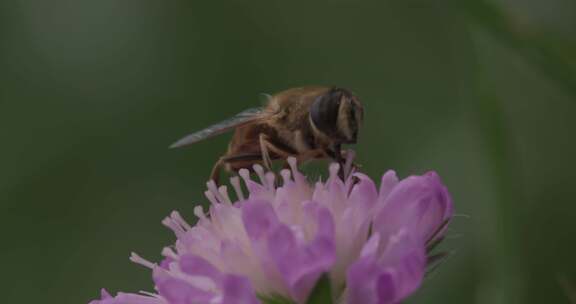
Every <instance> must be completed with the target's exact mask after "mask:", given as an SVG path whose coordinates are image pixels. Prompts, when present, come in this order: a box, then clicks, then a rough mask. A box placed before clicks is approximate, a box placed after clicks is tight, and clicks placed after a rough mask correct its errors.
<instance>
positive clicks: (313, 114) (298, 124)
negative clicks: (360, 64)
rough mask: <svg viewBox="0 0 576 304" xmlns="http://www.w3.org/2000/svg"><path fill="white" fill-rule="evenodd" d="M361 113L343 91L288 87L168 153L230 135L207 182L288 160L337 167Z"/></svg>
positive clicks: (352, 97)
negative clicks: (322, 162) (331, 163)
mask: <svg viewBox="0 0 576 304" xmlns="http://www.w3.org/2000/svg"><path fill="white" fill-rule="evenodd" d="M363 116H364V109H363V107H362V104H361V103H360V100H359V99H358V97H356V96H355V95H354V94H353V93H352V92H350V91H349V90H347V89H343V88H338V87H325V86H308V87H301V88H292V89H288V90H285V91H282V92H280V93H278V94H276V95H274V96H269V98H268V102H267V104H266V105H265V106H264V107H261V108H252V109H248V110H245V111H243V112H240V113H238V114H237V115H235V116H233V117H231V118H229V119H227V120H224V121H222V122H220V123H217V124H214V125H212V126H210V127H208V128H206V129H203V130H200V131H198V132H194V133H192V134H189V135H187V136H185V137H184V138H182V139H180V140H178V141H177V142H175V143H174V144H172V145H171V146H170V147H171V148H177V147H182V146H187V145H191V144H194V143H197V142H199V141H202V140H204V139H207V138H210V137H213V136H216V135H219V134H222V133H225V132H227V131H231V130H234V131H235V132H234V136H233V137H232V140H231V141H230V144H229V145H228V151H227V152H226V153H225V154H224V155H223V156H222V157H220V159H219V160H218V161H217V162H216V164H215V165H214V167H213V169H212V173H211V175H210V178H211V179H212V180H214V181H215V182H216V183H218V180H219V176H220V172H221V170H222V168H224V169H226V170H227V171H232V172H235V171H238V170H240V169H242V168H251V167H252V165H253V164H256V163H259V164H263V165H264V166H265V167H266V168H267V169H270V168H271V166H272V161H273V160H277V159H286V158H287V157H288V156H294V157H295V158H296V159H297V161H298V163H299V164H301V163H303V162H306V161H308V160H312V159H323V158H329V159H333V160H335V161H337V162H339V163H341V164H342V163H343V161H344V155H345V151H343V150H342V144H354V143H356V141H357V138H358V129H359V127H360V125H361V123H362V120H363Z"/></svg>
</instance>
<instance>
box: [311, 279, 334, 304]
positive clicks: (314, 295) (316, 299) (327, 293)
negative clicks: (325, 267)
mask: <svg viewBox="0 0 576 304" xmlns="http://www.w3.org/2000/svg"><path fill="white" fill-rule="evenodd" d="M306 304H332V286H331V284H330V279H329V278H328V274H326V273H325V274H323V275H322V277H320V279H319V280H318V282H317V283H316V286H315V287H314V289H313V290H312V292H311V293H310V297H308V301H306Z"/></svg>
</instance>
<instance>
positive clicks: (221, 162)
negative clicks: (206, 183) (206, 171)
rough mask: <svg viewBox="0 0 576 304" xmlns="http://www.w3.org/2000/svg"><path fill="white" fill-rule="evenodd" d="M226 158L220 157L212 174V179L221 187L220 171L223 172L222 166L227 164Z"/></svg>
mask: <svg viewBox="0 0 576 304" xmlns="http://www.w3.org/2000/svg"><path fill="white" fill-rule="evenodd" d="M225 159H226V157H224V156H223V157H220V158H219V159H218V161H217V162H216V163H215V164H214V166H213V167H212V172H211V173H210V179H211V180H213V181H214V182H215V183H216V185H220V171H222V166H224V164H225V162H226V161H225Z"/></svg>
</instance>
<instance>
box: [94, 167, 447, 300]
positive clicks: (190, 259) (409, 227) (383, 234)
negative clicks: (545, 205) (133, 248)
mask: <svg viewBox="0 0 576 304" xmlns="http://www.w3.org/2000/svg"><path fill="white" fill-rule="evenodd" d="M288 161H289V164H290V166H291V168H292V170H282V171H281V174H280V175H281V176H282V180H283V181H282V186H276V182H275V175H274V174H273V173H271V172H265V171H264V170H263V168H262V167H261V166H258V165H256V166H255V167H254V170H255V172H256V173H257V175H258V176H259V179H260V182H255V181H253V180H251V179H250V176H249V172H248V170H245V169H244V170H241V171H240V176H241V178H242V179H243V180H244V184H245V185H246V188H247V189H248V196H247V197H246V196H245V195H244V193H243V191H242V188H241V183H240V178H238V177H235V178H232V179H231V184H232V186H233V188H234V190H235V192H236V196H237V197H238V200H237V201H236V202H233V201H232V200H231V199H230V197H229V196H228V190H227V188H226V187H225V186H222V187H220V188H217V187H216V185H215V184H214V183H213V182H209V183H208V191H206V193H205V194H206V197H207V198H208V200H210V202H211V207H210V208H209V210H208V214H206V213H205V212H204V210H203V209H202V207H201V206H197V207H196V208H195V210H194V211H195V212H194V213H195V215H196V217H197V218H198V221H197V223H196V225H194V226H191V225H189V224H188V223H187V222H186V221H185V220H184V219H183V218H182V217H181V216H180V214H179V213H178V212H173V213H172V214H171V215H170V216H169V217H167V218H166V219H165V220H164V221H163V224H164V225H166V226H167V227H169V228H170V229H171V230H173V231H174V233H175V234H176V237H177V241H176V244H175V245H174V246H172V247H166V248H164V250H163V251H162V254H163V256H164V257H165V259H164V260H163V261H162V262H161V263H160V264H154V263H151V262H149V261H147V260H145V259H143V258H141V257H139V256H137V255H136V254H133V255H132V257H131V260H132V261H134V262H136V263H139V264H142V265H144V266H146V267H148V268H150V269H152V273H153V279H154V283H155V286H156V293H144V294H142V295H136V294H125V293H119V294H118V295H117V296H115V297H112V296H110V295H109V294H108V293H107V292H106V291H103V293H102V298H101V300H95V301H92V302H91V304H196V303H198V304H205V303H213V304H256V303H263V304H265V303H267V301H268V300H267V299H271V298H281V299H285V300H289V301H291V302H290V303H298V304H305V303H307V301H308V299H309V297H310V295H311V293H312V291H313V290H314V288H315V286H316V284H317V283H318V282H319V281H320V278H322V277H326V278H328V279H329V282H330V285H331V297H332V299H333V303H353V304H356V303H363V304H372V303H373V304H386V303H399V302H400V301H401V300H403V299H405V298H406V297H408V296H409V295H410V294H412V293H413V292H414V291H415V290H416V289H417V288H418V287H419V286H420V284H421V282H422V279H423V277H424V274H425V270H426V266H427V253H428V252H427V247H428V246H430V245H431V244H433V243H434V242H436V241H439V240H440V239H441V238H442V235H443V233H444V230H445V229H446V224H447V223H448V222H449V220H450V218H451V216H452V202H451V199H450V195H449V194H448V192H447V190H446V188H445V187H444V185H443V184H442V182H441V181H440V179H439V177H438V176H437V175H436V174H435V173H433V172H431V173H427V174H424V175H422V176H411V177H408V178H406V179H404V180H401V181H400V180H398V178H397V177H396V174H395V173H394V172H393V171H389V172H387V173H386V174H384V176H383V177H382V181H381V183H380V187H379V188H378V187H377V186H376V185H375V183H374V182H373V181H372V180H371V179H370V178H369V177H368V176H366V175H364V174H362V173H354V174H349V176H348V178H346V179H345V180H342V179H341V178H339V177H338V171H339V166H338V165H337V164H332V165H331V166H330V177H329V178H328V180H327V181H326V182H321V181H319V182H316V184H315V185H311V184H310V183H309V182H308V181H307V179H306V178H305V177H304V176H303V175H302V174H301V173H300V172H299V171H298V170H297V169H296V160H295V159H293V158H290V159H289V160H288Z"/></svg>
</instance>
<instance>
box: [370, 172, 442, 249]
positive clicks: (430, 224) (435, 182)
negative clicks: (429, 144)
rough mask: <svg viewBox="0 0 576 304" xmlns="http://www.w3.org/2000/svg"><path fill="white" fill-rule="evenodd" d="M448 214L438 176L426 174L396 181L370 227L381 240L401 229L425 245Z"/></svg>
mask: <svg viewBox="0 0 576 304" xmlns="http://www.w3.org/2000/svg"><path fill="white" fill-rule="evenodd" d="M451 215H452V209H451V199H450V196H449V195H448V193H447V191H446V188H445V187H444V185H442V183H441V181H440V179H439V178H438V175H436V174H435V173H428V174H426V175H423V176H411V177H408V178H406V179H404V180H402V181H401V182H399V183H398V184H397V185H396V186H395V187H394V188H393V189H392V191H391V192H390V194H389V195H388V196H387V198H386V200H385V203H384V207H383V208H382V209H381V210H380V211H378V214H377V215H376V218H375V220H374V227H375V229H376V230H377V231H379V232H380V234H381V236H382V237H383V238H384V239H386V238H387V237H389V236H391V235H393V234H394V233H396V232H398V231H399V230H400V228H402V227H405V228H407V229H409V230H410V231H411V233H414V234H415V235H416V236H418V237H420V238H421V239H422V240H423V241H424V242H426V241H428V240H429V238H430V237H431V236H432V234H433V233H434V232H435V231H436V230H437V229H438V227H440V226H441V225H442V223H443V222H445V221H446V220H448V219H449V218H450V217H451Z"/></svg>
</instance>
